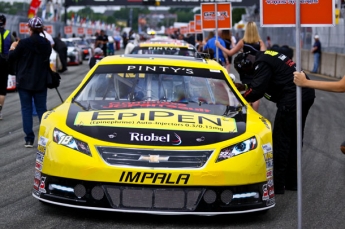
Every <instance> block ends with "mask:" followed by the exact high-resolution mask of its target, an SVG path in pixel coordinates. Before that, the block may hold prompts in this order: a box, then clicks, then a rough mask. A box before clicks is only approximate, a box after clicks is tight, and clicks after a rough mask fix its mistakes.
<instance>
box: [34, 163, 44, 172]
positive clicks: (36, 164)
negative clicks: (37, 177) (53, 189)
mask: <svg viewBox="0 0 345 229" xmlns="http://www.w3.org/2000/svg"><path fill="white" fill-rule="evenodd" d="M42 168H43V165H42V163H39V162H38V161H36V163H35V169H37V170H38V171H42Z"/></svg>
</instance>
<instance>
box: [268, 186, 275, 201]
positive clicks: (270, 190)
mask: <svg viewBox="0 0 345 229" xmlns="http://www.w3.org/2000/svg"><path fill="white" fill-rule="evenodd" d="M268 196H269V198H273V197H274V187H273V186H271V187H268Z"/></svg>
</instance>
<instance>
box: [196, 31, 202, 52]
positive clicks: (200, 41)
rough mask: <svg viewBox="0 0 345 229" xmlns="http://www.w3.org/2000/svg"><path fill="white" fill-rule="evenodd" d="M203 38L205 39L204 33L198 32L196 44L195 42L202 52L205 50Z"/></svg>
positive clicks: (197, 48) (198, 49)
mask: <svg viewBox="0 0 345 229" xmlns="http://www.w3.org/2000/svg"><path fill="white" fill-rule="evenodd" d="M202 40H203V38H202V34H198V35H197V36H196V44H195V48H196V50H197V51H198V52H202V50H203V47H204V45H203V43H202Z"/></svg>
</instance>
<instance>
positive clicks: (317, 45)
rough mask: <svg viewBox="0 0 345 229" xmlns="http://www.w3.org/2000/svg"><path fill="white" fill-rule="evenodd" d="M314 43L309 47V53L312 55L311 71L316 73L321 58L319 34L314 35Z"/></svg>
mask: <svg viewBox="0 0 345 229" xmlns="http://www.w3.org/2000/svg"><path fill="white" fill-rule="evenodd" d="M314 40H315V42H314V44H313V48H312V49H311V53H313V55H314V67H313V70H311V72H312V73H317V72H318V71H319V65H320V59H321V42H320V40H319V35H315V36H314Z"/></svg>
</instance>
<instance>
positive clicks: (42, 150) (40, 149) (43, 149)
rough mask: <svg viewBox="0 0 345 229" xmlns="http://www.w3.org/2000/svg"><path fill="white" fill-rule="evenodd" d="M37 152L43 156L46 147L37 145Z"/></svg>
mask: <svg viewBox="0 0 345 229" xmlns="http://www.w3.org/2000/svg"><path fill="white" fill-rule="evenodd" d="M37 150H38V152H39V153H42V154H45V153H46V147H44V146H42V145H37Z"/></svg>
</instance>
